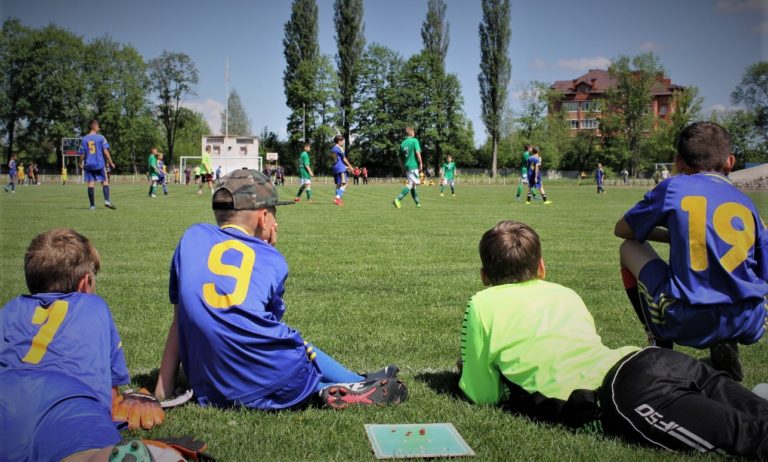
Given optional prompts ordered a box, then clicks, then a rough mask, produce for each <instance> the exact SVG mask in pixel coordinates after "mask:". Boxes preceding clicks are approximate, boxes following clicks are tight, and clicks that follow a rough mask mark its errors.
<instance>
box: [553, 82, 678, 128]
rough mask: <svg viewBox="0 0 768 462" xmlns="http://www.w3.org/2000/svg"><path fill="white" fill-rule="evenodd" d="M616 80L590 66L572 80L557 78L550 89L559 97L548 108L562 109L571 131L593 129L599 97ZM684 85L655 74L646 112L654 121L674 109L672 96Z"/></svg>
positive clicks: (595, 123) (597, 115)
mask: <svg viewBox="0 0 768 462" xmlns="http://www.w3.org/2000/svg"><path fill="white" fill-rule="evenodd" d="M615 85H616V81H615V80H614V79H612V78H611V77H610V75H608V71H606V70H602V69H590V71H589V72H587V73H586V74H584V75H582V76H579V77H577V78H575V79H572V80H558V81H556V82H555V83H554V84H553V85H552V86H551V87H550V88H552V89H553V90H558V91H560V92H561V93H562V94H563V98H562V99H561V100H560V101H558V102H556V103H554V104H553V106H552V107H551V108H550V110H551V111H563V112H564V113H565V120H566V121H567V122H568V124H569V125H570V128H571V130H572V133H573V134H576V133H578V132H579V131H581V130H596V129H597V128H598V126H599V119H600V117H601V104H600V100H601V99H603V98H605V93H606V91H607V90H608V89H609V88H612V87H614V86H615ZM683 89H684V87H682V86H680V85H675V84H673V83H672V80H671V79H668V78H665V77H662V76H659V78H658V79H657V80H656V82H654V84H653V86H652V87H651V96H652V100H651V106H650V107H649V108H648V110H649V112H650V113H652V114H653V117H654V120H667V119H668V118H669V116H670V114H672V113H673V112H674V111H675V107H674V104H673V101H672V95H673V94H674V92H676V91H680V90H683Z"/></svg>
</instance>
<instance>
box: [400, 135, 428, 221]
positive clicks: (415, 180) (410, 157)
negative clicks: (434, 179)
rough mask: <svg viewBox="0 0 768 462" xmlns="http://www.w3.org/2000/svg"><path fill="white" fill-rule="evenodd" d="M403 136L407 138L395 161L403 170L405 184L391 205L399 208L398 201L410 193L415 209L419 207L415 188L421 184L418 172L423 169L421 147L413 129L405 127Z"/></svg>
mask: <svg viewBox="0 0 768 462" xmlns="http://www.w3.org/2000/svg"><path fill="white" fill-rule="evenodd" d="M405 134H406V135H407V137H406V138H405V140H403V142H402V143H400V157H398V158H397V160H398V161H399V162H400V165H401V167H403V170H405V179H406V182H407V183H406V186H405V187H404V188H403V190H402V191H400V194H398V195H397V197H396V198H395V200H394V201H393V202H392V203H393V204H395V207H397V208H400V201H401V200H402V199H403V198H404V197H405V196H407V195H408V192H410V193H411V196H413V201H414V202H416V207H421V200H420V199H419V195H418V194H417V193H416V186H418V185H419V184H420V183H421V180H420V179H419V172H420V171H421V170H422V169H423V168H424V166H423V164H422V163H421V146H420V145H419V140H417V139H416V137H415V135H416V132H415V131H414V130H413V127H405Z"/></svg>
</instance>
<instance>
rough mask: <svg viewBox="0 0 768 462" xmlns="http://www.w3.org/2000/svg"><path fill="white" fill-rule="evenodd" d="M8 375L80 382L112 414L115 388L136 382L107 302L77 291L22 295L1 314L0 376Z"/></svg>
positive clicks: (9, 303) (11, 302)
mask: <svg viewBox="0 0 768 462" xmlns="http://www.w3.org/2000/svg"><path fill="white" fill-rule="evenodd" d="M6 370H36V371H54V372H59V373H61V374H64V375H67V376H69V377H72V378H75V379H77V380H79V381H80V382H82V384H83V386H84V387H85V388H89V389H91V390H93V392H95V394H96V396H98V399H99V401H100V402H101V403H102V404H103V405H104V406H106V407H107V408H108V409H111V407H112V393H111V389H112V387H113V386H117V385H124V384H127V383H128V382H129V380H130V377H129V375H128V369H127V368H126V366H125V357H124V356H123V347H122V342H121V341H120V336H119V335H118V333H117V328H116V327H115V323H114V321H113V320H112V314H111V313H110V312H109V307H108V306H107V303H106V302H105V301H104V300H103V299H102V298H101V297H99V296H98V295H91V294H82V293H77V292H73V293H69V294H56V293H54V294H35V295H22V296H19V297H16V298H15V299H13V300H11V301H10V302H8V304H6V305H5V307H4V308H3V309H2V310H0V371H6ZM41 399H44V397H41Z"/></svg>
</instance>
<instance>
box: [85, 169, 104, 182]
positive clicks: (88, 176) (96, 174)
mask: <svg viewBox="0 0 768 462" xmlns="http://www.w3.org/2000/svg"><path fill="white" fill-rule="evenodd" d="M83 176H84V177H85V182H86V183H88V182H91V181H105V180H106V179H107V172H106V170H104V169H103V168H102V169H101V170H83Z"/></svg>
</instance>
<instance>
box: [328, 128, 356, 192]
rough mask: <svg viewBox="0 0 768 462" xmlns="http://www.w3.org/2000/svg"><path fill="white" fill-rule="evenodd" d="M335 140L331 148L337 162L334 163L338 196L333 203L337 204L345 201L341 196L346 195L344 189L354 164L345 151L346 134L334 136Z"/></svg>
mask: <svg viewBox="0 0 768 462" xmlns="http://www.w3.org/2000/svg"><path fill="white" fill-rule="evenodd" d="M333 142H334V143H335V144H334V146H333V148H332V149H331V154H333V155H334V157H335V159H336V162H335V163H334V164H333V181H334V183H336V197H335V198H334V199H333V203H334V204H336V205H344V201H342V200H341V198H342V196H344V191H345V190H346V188H347V183H348V182H349V174H348V172H350V171H352V164H350V163H349V160H348V159H347V156H346V154H345V153H344V135H341V134H339V135H336V136H335V137H334V138H333Z"/></svg>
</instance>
